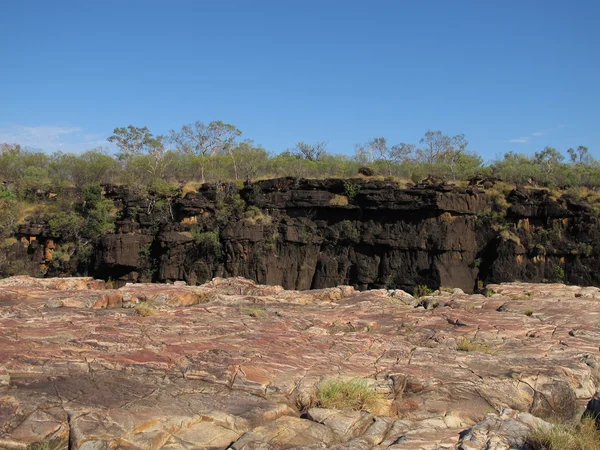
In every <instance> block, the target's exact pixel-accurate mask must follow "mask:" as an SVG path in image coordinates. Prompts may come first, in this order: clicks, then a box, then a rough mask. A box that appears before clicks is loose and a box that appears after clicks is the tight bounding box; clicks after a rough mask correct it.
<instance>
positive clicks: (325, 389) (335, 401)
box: [317, 379, 380, 411]
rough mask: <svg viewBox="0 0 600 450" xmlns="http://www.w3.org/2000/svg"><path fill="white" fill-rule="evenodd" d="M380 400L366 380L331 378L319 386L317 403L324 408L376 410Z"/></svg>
mask: <svg viewBox="0 0 600 450" xmlns="http://www.w3.org/2000/svg"><path fill="white" fill-rule="evenodd" d="M379 400H380V398H379V396H378V395H377V393H376V392H375V391H374V390H373V389H372V388H371V387H369V386H368V385H367V382H366V381H365V380H358V379H354V380H341V379H329V380H325V381H323V382H322V383H321V384H319V386H318V387H317V404H318V406H320V407H322V408H330V409H341V410H352V411H360V410H362V409H364V410H367V411H374V410H375V409H377V406H378V404H379Z"/></svg>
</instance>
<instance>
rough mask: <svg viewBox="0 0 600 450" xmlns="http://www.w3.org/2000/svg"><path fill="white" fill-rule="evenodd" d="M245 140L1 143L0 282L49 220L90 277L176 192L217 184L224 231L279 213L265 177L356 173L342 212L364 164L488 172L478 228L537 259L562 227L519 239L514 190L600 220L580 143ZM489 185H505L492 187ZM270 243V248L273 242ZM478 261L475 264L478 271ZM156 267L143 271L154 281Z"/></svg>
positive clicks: (461, 175) (393, 170) (402, 178)
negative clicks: (266, 192)
mask: <svg viewBox="0 0 600 450" xmlns="http://www.w3.org/2000/svg"><path fill="white" fill-rule="evenodd" d="M242 136H243V134H242V132H241V130H239V129H238V128H236V127H235V126H234V125H231V124H227V123H224V122H221V121H212V122H210V123H208V124H205V123H202V122H194V123H191V124H188V125H184V126H183V127H181V128H180V129H178V130H172V131H171V132H170V133H169V134H168V135H164V136H162V135H158V136H155V135H154V134H153V133H152V132H151V130H149V129H148V128H147V127H136V126H133V125H128V126H126V127H118V128H115V129H114V131H113V134H112V135H111V136H110V137H109V138H108V139H107V141H108V142H109V143H110V144H111V145H112V146H114V150H115V152H114V154H111V152H110V151H109V150H108V149H106V148H94V149H81V150H82V153H77V154H70V153H63V152H60V151H59V152H55V153H52V154H48V153H44V152H41V151H36V150H32V149H26V148H23V147H21V146H20V145H19V144H18V143H5V144H2V143H0V276H7V275H9V274H12V273H17V272H19V271H20V270H21V269H22V268H18V267H13V266H14V265H15V264H19V263H18V262H9V261H7V260H6V257H5V256H4V255H5V254H6V253H7V252H6V250H7V249H8V247H9V246H10V245H14V243H9V242H8V241H6V238H10V237H13V236H14V233H15V231H16V229H17V227H18V225H19V224H23V223H25V222H27V221H40V222H45V223H47V224H48V229H47V230H45V231H47V232H49V234H50V236H49V237H51V238H52V239H53V240H55V241H56V242H57V243H58V244H66V243H69V244H73V245H72V246H71V247H70V250H69V251H68V257H69V258H70V259H71V260H72V261H73V262H74V261H77V262H78V264H79V266H78V270H79V271H80V273H83V271H84V270H85V268H86V267H88V266H89V264H88V263H89V262H90V259H91V258H92V257H93V255H92V250H93V248H94V243H95V241H96V240H97V239H99V238H101V237H102V236H103V235H105V234H107V233H111V232H112V231H113V228H114V223H115V220H117V219H119V220H124V221H127V220H135V221H138V222H140V223H142V222H143V223H144V224H145V226H149V227H150V228H151V230H152V231H158V230H159V229H160V227H161V226H162V225H164V224H165V223H167V222H168V221H173V220H174V219H175V212H174V211H173V208H172V200H173V199H174V198H175V196H177V195H180V194H187V193H190V192H192V191H195V190H198V189H200V188H201V185H202V183H204V182H211V183H216V188H217V189H216V191H217V198H216V208H215V211H214V213H215V216H214V217H215V219H216V224H210V227H213V228H216V227H219V228H220V229H222V228H223V227H224V226H225V225H226V224H228V223H230V222H231V221H232V220H233V221H235V220H244V221H245V222H247V223H249V224H261V225H269V224H270V223H271V220H272V219H271V217H270V216H269V215H268V214H265V213H264V212H261V211H262V210H261V209H260V208H261V206H262V203H261V202H264V196H263V194H262V191H261V192H257V191H256V189H253V187H252V186H254V187H256V185H255V184H252V181H253V180H257V179H264V178H275V177H286V176H292V177H304V178H331V177H339V178H344V179H348V178H354V182H353V181H345V182H344V184H343V192H339V194H338V195H335V196H334V197H332V199H331V200H330V204H331V205H333V206H340V207H343V206H347V205H348V204H349V203H351V202H353V201H354V199H355V198H356V196H357V195H358V193H359V191H360V189H361V186H363V188H364V185H363V184H361V183H358V182H357V181H356V177H357V176H359V175H358V171H359V169H361V175H360V176H361V177H370V178H371V179H372V180H377V181H385V182H390V183H393V184H396V185H400V186H402V185H404V186H406V185H409V183H411V182H420V181H422V180H424V179H426V178H427V177H428V176H431V177H433V178H434V179H437V180H440V181H448V182H451V183H454V184H455V185H459V186H466V185H467V180H468V179H470V178H472V177H474V176H480V177H481V178H480V179H482V180H486V181H484V182H483V184H482V186H483V187H484V188H485V189H486V190H487V191H488V192H489V194H490V195H491V196H492V197H493V199H494V203H493V206H492V208H491V211H487V210H486V211H483V212H481V213H480V214H479V217H481V219H482V221H485V220H487V219H490V220H492V222H493V223H492V226H493V227H496V228H495V229H496V231H498V232H500V233H501V237H502V239H504V240H507V241H513V242H515V243H516V244H520V243H521V242H522V243H523V245H526V246H527V248H528V249H529V250H530V251H531V252H536V255H540V256H543V255H551V254H552V251H553V250H554V249H557V248H558V246H559V245H560V242H559V241H560V236H559V235H558V234H557V233H559V231H555V230H552V229H548V230H545V229H543V228H539V227H537V228H534V229H533V230H532V231H531V232H529V231H528V232H527V233H523V232H519V233H517V232H516V230H515V229H509V228H510V227H509V225H508V224H507V223H503V221H504V216H505V213H506V210H507V208H508V207H509V204H508V201H507V194H508V192H509V191H510V190H512V189H513V187H514V184H515V183H518V184H525V185H527V186H530V187H546V188H548V189H549V190H548V192H549V195H550V196H553V198H558V196H559V194H557V192H559V191H558V190H557V189H558V188H560V189H561V190H560V192H562V195H563V197H564V198H565V199H568V198H570V199H573V200H576V201H582V202H587V203H589V204H590V205H591V211H592V212H596V213H597V214H600V190H599V189H598V188H599V187H600V162H599V161H597V160H595V159H594V158H593V157H592V155H591V153H590V151H589V150H588V149H587V148H586V147H584V146H581V145H580V146H578V147H574V148H569V149H567V150H566V151H565V152H563V153H564V154H562V153H561V152H559V151H558V150H557V149H554V148H552V147H546V148H544V149H543V150H541V151H539V152H537V153H534V154H532V155H526V154H517V153H513V152H509V153H507V154H505V155H503V156H502V157H500V158H498V159H496V160H495V161H491V162H490V163H489V164H484V162H483V160H482V158H481V157H480V156H479V155H477V154H476V153H474V152H472V151H471V150H470V149H469V143H468V141H467V139H466V137H465V136H464V135H462V134H459V135H456V136H447V135H445V134H443V133H442V132H441V131H433V130H428V131H427V132H426V133H425V134H424V135H423V138H422V139H420V140H419V141H418V142H415V143H404V142H400V143H397V144H393V145H392V144H391V143H388V142H387V140H386V138H385V137H376V138H374V139H371V140H369V141H367V142H365V143H361V144H358V145H357V146H356V152H355V155H353V156H349V155H345V154H338V155H334V154H331V153H328V152H327V148H326V147H327V146H326V144H325V143H323V142H317V143H307V142H302V141H301V142H298V143H297V144H296V145H294V146H293V147H292V148H290V149H287V150H284V151H283V152H281V153H278V154H276V153H270V152H268V151H267V150H266V149H264V148H262V147H260V146H258V145H256V144H254V143H253V142H252V141H251V140H248V139H243V137H242ZM493 178H498V179H501V180H503V181H490V180H492V179H493ZM224 181H235V182H236V184H237V186H238V187H239V188H242V187H243V185H244V184H248V183H249V184H250V188H247V189H244V190H243V191H242V196H240V193H239V192H238V189H231V185H229V184H227V183H224ZM494 183H495V184H494ZM107 185H127V186H128V189H129V194H130V195H131V196H133V197H134V198H135V199H136V204H137V205H138V206H137V207H136V208H128V209H125V210H122V211H121V212H120V213H119V214H120V216H119V217H116V216H117V207H116V206H115V205H114V204H113V202H112V201H111V200H109V199H107V198H106V197H105V193H104V189H107V187H106V186H107ZM259 191H260V189H259ZM242 197H243V198H242ZM138 200H139V201H138ZM248 205H250V206H248ZM119 209H120V208H119ZM488 209H489V208H488ZM443 220H451V217H449V218H444V219H443ZM486 223H487V222H486ZM213 225H216V226H213ZM210 227H209V228H210ZM203 228H204V229H205V228H207V225H206V224H204V225H203ZM339 231H340V233H341V236H342V237H343V238H345V239H348V240H350V241H356V240H358V239H359V238H360V235H359V232H358V230H357V229H356V228H355V226H353V224H352V223H350V222H347V221H343V222H342V223H341V225H340V230H339ZM204 232H206V233H216V234H215V235H205V236H199V235H200V234H202V233H203V232H202V231H199V230H196V231H193V230H192V233H195V234H196V236H195V238H196V241H197V242H198V244H199V245H200V246H201V247H202V250H203V251H204V252H205V254H206V253H210V254H211V255H213V256H215V257H216V259H217V260H218V259H219V258H221V255H222V244H221V243H220V242H219V240H218V234H219V233H218V232H216V231H204ZM300 239H301V240H302V241H304V242H307V243H308V242H311V241H312V239H313V230H312V229H309V228H305V229H303V230H301V231H300ZM266 245H267V247H273V243H272V242H268V243H267V244H266ZM572 251H573V252H577V254H579V255H581V256H582V257H586V258H589V257H591V256H592V255H593V254H595V249H594V248H592V246H590V245H589V244H581V245H580V246H579V247H578V248H576V249H573V250H572ZM59 255H60V254H59ZM73 256H74V258H71V257H73ZM213 261H214V259H213ZM52 263H53V264H49V265H48V266H49V268H50V269H51V270H57V271H60V270H61V267H64V266H65V265H66V264H68V263H69V261H68V260H67V258H61V257H58V256H57V257H56V259H54V260H53V261H52ZM480 263H481V261H480V260H479V259H476V260H475V261H474V262H473V267H477V266H478V265H479V264H480ZM190 264H192V262H190ZM151 269H152V268H151V267H148V268H147V269H146V270H148V271H150V272H148V275H149V276H151V275H152V273H151ZM559 269H560V270H559ZM559 269H556V270H555V273H553V274H547V275H546V276H547V277H548V278H552V279H558V280H562V279H564V276H565V274H564V269H563V268H562V267H560V268H559ZM417 295H425V294H424V293H421V294H417Z"/></svg>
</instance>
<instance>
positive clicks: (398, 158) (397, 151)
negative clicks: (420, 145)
mask: <svg viewBox="0 0 600 450" xmlns="http://www.w3.org/2000/svg"><path fill="white" fill-rule="evenodd" d="M415 147H416V146H415V145H414V144H406V143H404V142H400V143H399V144H396V145H393V146H392V148H390V158H391V160H392V161H394V163H395V164H402V163H403V162H405V161H407V160H409V159H410V157H411V155H413V154H414V152H415Z"/></svg>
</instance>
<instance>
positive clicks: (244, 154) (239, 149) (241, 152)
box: [230, 140, 269, 180]
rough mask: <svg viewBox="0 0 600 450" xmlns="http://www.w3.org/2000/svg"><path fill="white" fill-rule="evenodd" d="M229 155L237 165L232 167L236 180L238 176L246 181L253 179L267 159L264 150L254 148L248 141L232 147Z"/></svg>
mask: <svg viewBox="0 0 600 450" xmlns="http://www.w3.org/2000/svg"><path fill="white" fill-rule="evenodd" d="M230 153H231V155H232V158H235V159H234V161H235V160H237V161H238V163H237V165H234V169H235V177H236V180H237V179H238V175H239V177H241V178H243V179H246V180H250V179H251V178H253V177H255V176H256V175H257V174H258V171H259V170H260V168H261V167H264V166H265V165H266V163H267V160H268V159H269V155H268V153H267V151H266V150H265V149H264V148H261V147H255V146H254V145H253V142H252V141H250V140H248V141H244V142H241V143H240V144H238V145H237V146H235V147H232V148H231V150H230Z"/></svg>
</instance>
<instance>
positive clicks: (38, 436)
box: [0, 278, 600, 450]
mask: <svg viewBox="0 0 600 450" xmlns="http://www.w3.org/2000/svg"><path fill="white" fill-rule="evenodd" d="M27 283H31V285H30V286H28V285H27ZM86 283H87V281H86ZM72 286H79V287H80V286H81V284H80V282H79V281H76V282H73V283H69V282H66V283H55V282H54V281H53V280H49V281H48V282H47V284H44V285H43V286H42V285H40V284H38V283H37V281H35V280H33V281H27V282H25V281H23V280H22V279H21V280H19V281H14V280H10V279H9V280H8V281H5V286H3V287H0V443H1V445H4V446H5V447H7V448H11V446H12V447H14V448H19V447H15V446H18V445H21V446H22V445H27V444H34V443H40V442H55V443H57V445H61V446H63V448H64V447H65V446H66V445H67V444H66V442H70V444H69V445H70V448H73V449H75V450H76V449H90V448H111V446H112V447H117V448H118V446H119V445H120V446H123V447H128V448H158V449H161V448H164V449H167V448H168V449H190V448H198V447H199V448H227V446H231V448H234V449H241V448H247V449H251V448H265V449H266V448H269V449H272V448H274V447H281V448H293V447H304V448H328V447H333V448H355V449H363V448H365V449H366V448H373V449H374V450H375V449H376V450H380V449H384V448H392V449H415V448H419V449H443V448H453V447H454V446H455V445H457V443H458V441H459V439H461V444H460V445H462V446H463V448H486V447H485V446H486V445H487V446H488V447H490V448H493V446H494V445H495V446H497V448H503V447H502V446H506V445H509V446H510V445H513V444H512V443H511V442H519V439H520V438H519V436H522V434H523V433H522V432H524V431H525V430H526V429H529V428H531V427H532V426H537V425H536V424H542V422H541V419H545V418H551V417H557V416H559V417H562V418H564V419H577V418H579V417H580V416H581V414H582V413H583V410H584V409H585V405H586V404H587V403H588V401H589V400H590V399H591V398H592V397H593V396H594V395H595V393H596V385H597V382H598V379H599V377H598V375H599V370H598V368H599V367H600V364H599V361H600V355H599V354H598V348H599V346H600V333H599V332H598V317H600V302H598V301H597V299H595V298H593V297H588V296H583V295H578V294H579V293H581V292H582V291H584V289H582V288H579V287H575V286H565V285H561V284H556V285H551V286H550V288H549V287H548V286H547V285H535V284H526V283H514V284H507V285H495V286H493V289H494V290H495V291H496V292H498V293H497V294H495V295H494V296H493V297H485V296H482V295H467V294H464V293H462V294H461V293H460V292H454V293H452V295H448V296H439V297H431V298H432V299H443V300H444V301H445V302H447V303H446V306H438V307H436V308H433V309H427V310H426V309H422V308H415V304H414V303H413V302H412V301H411V300H410V298H412V297H410V298H409V296H408V295H407V294H405V293H402V292H401V291H397V290H396V291H394V293H396V292H397V293H398V295H391V294H390V291H389V290H385V289H378V290H374V291H365V292H359V291H356V290H354V289H353V288H349V287H339V288H326V289H322V290H318V291H317V292H310V291H308V292H307V291H284V290H282V289H281V288H280V287H268V286H261V285H258V284H256V283H255V282H252V281H249V280H244V279H241V278H236V279H233V280H225V279H217V280H214V281H213V282H211V283H207V284H205V285H203V286H183V285H159V284H130V285H127V286H124V287H122V288H120V289H76V290H61V289H66V288H68V287H72ZM86 286H87V284H86ZM398 298H402V299H406V300H407V303H405V302H403V301H399V300H398ZM140 301H144V302H150V303H153V304H154V305H155V307H156V314H155V315H153V316H151V317H142V316H139V315H137V314H135V312H134V311H133V310H131V309H130V307H131V306H135V305H136V303H137V302H140ZM500 305H504V307H502V308H499V306H500ZM581 311H585V314H582V313H581ZM340 376H342V377H344V378H360V379H364V380H366V381H367V385H368V386H370V388H372V389H373V390H375V391H376V392H378V394H379V395H381V397H382V405H381V408H378V410H377V411H368V412H367V411H356V412H350V411H335V410H327V409H322V408H319V407H318V406H319V405H318V404H317V389H318V386H319V383H320V382H321V380H323V379H324V378H328V377H340ZM506 408H511V409H512V410H513V412H509V411H504V413H503V414H502V415H495V416H487V418H486V414H487V413H489V411H490V410H495V411H501V410H503V409H506ZM534 416H535V417H534ZM475 424H477V425H475ZM467 427H469V431H468V432H466V433H463V435H462V437H461V436H460V433H461V432H462V431H463V430H464V429H465V428H467ZM519 433H520V434H519ZM23 442H25V444H22V443H23ZM1 445H0V446H1ZM515 445H516V444H515ZM334 446H338V447H334ZM469 446H470V447H469ZM477 446H479V447H477Z"/></svg>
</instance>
